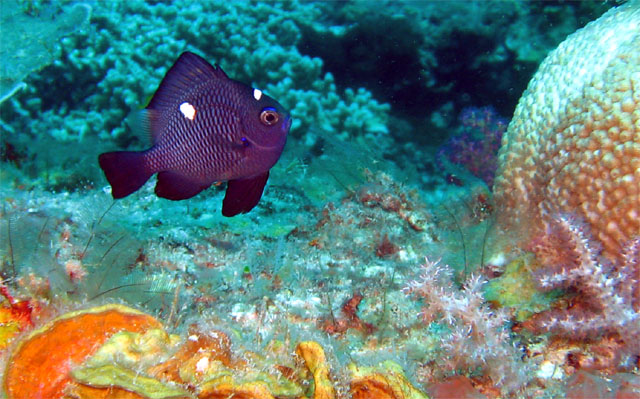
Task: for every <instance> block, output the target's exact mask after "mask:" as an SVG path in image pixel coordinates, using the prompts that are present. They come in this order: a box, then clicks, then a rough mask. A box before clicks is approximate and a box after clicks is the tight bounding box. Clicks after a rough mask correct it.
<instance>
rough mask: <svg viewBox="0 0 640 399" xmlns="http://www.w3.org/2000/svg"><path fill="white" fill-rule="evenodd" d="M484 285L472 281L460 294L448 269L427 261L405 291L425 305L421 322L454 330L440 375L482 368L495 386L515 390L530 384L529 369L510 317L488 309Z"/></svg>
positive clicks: (445, 345)
mask: <svg viewBox="0 0 640 399" xmlns="http://www.w3.org/2000/svg"><path fill="white" fill-rule="evenodd" d="M484 284H485V281H484V280H483V278H482V277H480V276H478V275H470V276H469V277H468V278H467V279H466V281H465V282H464V284H463V288H462V290H461V291H458V290H457V289H456V288H455V287H454V283H453V280H452V276H451V270H450V269H449V268H448V266H446V265H440V264H439V261H430V260H429V259H425V263H424V264H423V265H422V273H421V274H420V278H419V279H418V280H416V281H412V282H410V283H409V285H408V286H407V287H406V288H405V289H404V291H405V292H406V293H407V294H409V295H411V296H414V297H418V298H420V299H422V300H423V303H424V307H423V310H422V312H421V313H420V317H421V318H422V320H423V321H424V322H425V323H426V324H427V325H428V324H431V323H441V324H443V325H445V326H447V327H448V329H449V330H450V332H449V333H448V338H447V339H445V340H444V341H443V343H442V345H443V346H442V348H441V351H442V353H441V357H440V359H439V360H438V361H437V363H438V366H439V367H438V369H439V371H440V372H447V371H448V372H449V373H453V372H454V371H455V370H460V369H465V370H475V369H476V368H481V369H483V371H484V373H485V375H486V376H488V377H490V378H491V379H492V381H493V384H495V385H497V386H500V387H504V388H505V389H506V390H507V391H508V390H514V389H517V388H518V387H520V386H521V385H522V384H523V382H524V381H526V379H527V378H528V377H527V372H526V367H523V365H520V364H519V362H520V357H521V354H519V353H518V350H517V348H516V347H514V346H513V345H512V343H511V339H510V337H509V332H508V328H507V325H506V324H507V321H508V316H507V314H506V312H504V311H501V310H491V309H490V308H489V306H488V305H487V304H486V303H485V300H484V297H483V295H482V286H483V285H484Z"/></svg>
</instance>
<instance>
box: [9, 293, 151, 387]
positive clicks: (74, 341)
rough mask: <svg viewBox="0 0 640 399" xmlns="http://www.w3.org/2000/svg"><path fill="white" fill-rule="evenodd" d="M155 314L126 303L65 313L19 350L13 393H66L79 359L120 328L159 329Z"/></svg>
mask: <svg viewBox="0 0 640 399" xmlns="http://www.w3.org/2000/svg"><path fill="white" fill-rule="evenodd" d="M158 327H160V323H159V322H158V321H156V320H155V319H154V318H153V317H151V316H149V315H145V314H143V313H141V312H138V311H136V310H134V309H130V308H127V307H124V306H121V305H105V306H101V307H97V308H92V309H88V310H82V311H76V312H72V313H69V314H65V315H63V316H61V317H59V318H56V319H54V320H52V321H51V322H49V323H47V324H45V325H44V326H42V327H40V328H38V329H37V330H34V331H32V332H30V333H29V334H28V335H27V336H26V337H24V338H22V339H21V340H20V341H19V342H18V344H17V346H16V348H14V349H13V351H12V353H11V356H10V357H9V359H8V361H7V368H6V370H5V372H4V380H3V388H4V390H5V392H6V393H7V395H8V397H9V398H16V399H17V398H26V397H33V396H37V397H42V398H57V397H60V396H61V395H62V393H63V391H64V389H65V386H66V385H67V383H69V382H70V379H71V377H70V375H69V373H70V371H71V369H72V367H73V364H74V363H81V362H83V361H84V360H85V359H86V358H87V357H89V356H90V355H91V354H92V353H94V352H95V351H96V350H97V349H98V347H99V346H100V345H101V344H102V343H104V342H105V341H106V340H107V339H109V337H110V336H111V335H113V334H115V333H116V332H118V331H122V330H127V331H132V332H139V331H145V330H147V329H150V328H158Z"/></svg>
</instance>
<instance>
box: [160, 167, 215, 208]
mask: <svg viewBox="0 0 640 399" xmlns="http://www.w3.org/2000/svg"><path fill="white" fill-rule="evenodd" d="M210 185H211V183H203V182H199V181H196V180H193V179H190V178H189V177H187V176H184V175H181V174H180V173H176V172H171V171H164V172H160V173H158V182H157V183H156V189H155V192H156V195H157V196H158V197H162V198H166V199H170V200H174V201H178V200H183V199H187V198H191V197H193V196H195V195H197V194H199V193H200V192H201V191H202V190H204V189H206V188H208V187H209V186H210Z"/></svg>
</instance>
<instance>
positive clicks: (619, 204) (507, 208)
mask: <svg viewBox="0 0 640 399" xmlns="http://www.w3.org/2000/svg"><path fill="white" fill-rule="evenodd" d="M639 24H640V4H639V3H638V2H637V1H633V2H630V3H628V4H625V5H623V6H620V7H618V8H616V9H613V10H611V11H609V12H608V13H606V14H605V15H604V16H602V17H601V18H600V19H598V20H597V21H594V22H592V23H590V24H589V25H587V26H586V27H585V28H583V29H581V30H579V31H578V32H576V33H574V34H572V35H571V36H569V37H568V38H567V40H565V41H564V42H563V43H562V44H561V45H560V46H559V47H558V48H557V49H556V50H554V51H553V52H552V53H551V54H550V55H549V56H548V57H547V58H546V59H545V61H544V62H543V63H542V64H541V65H540V68H539V69H538V71H537V72H536V75H535V76H534V77H533V79H532V80H531V82H530V84H529V86H528V88H527V90H526V92H525V93H524V95H523V96H522V98H521V100H520V102H519V104H518V107H517V109H516V111H515V114H514V116H513V119H512V121H511V123H510V124H509V127H508V129H507V132H506V134H505V135H504V137H503V142H502V148H501V149H500V154H499V157H500V161H499V170H498V174H497V177H496V183H495V186H494V192H495V199H496V204H497V207H498V208H499V215H500V217H499V220H498V225H499V226H500V227H501V228H502V229H503V230H508V231H509V232H510V234H511V235H512V236H517V235H518V234H520V235H521V236H520V238H521V239H522V240H523V241H526V240H527V239H530V238H531V237H533V236H534V235H536V234H537V233H539V232H541V231H543V230H544V226H545V223H547V222H549V221H550V219H551V218H552V217H553V216H554V215H556V214H557V213H560V212H563V213H568V212H571V213H575V214H577V215H579V216H580V217H581V218H583V219H584V220H585V222H586V223H587V224H589V226H590V228H591V232H592V234H593V236H594V238H595V239H596V240H598V241H600V242H601V243H602V245H603V254H604V256H606V257H607V258H609V259H619V258H620V254H621V253H622V248H623V246H624V244H625V243H626V242H627V241H628V240H630V239H632V238H634V237H635V236H637V235H639V234H640V215H639V214H638V211H639V210H640V190H639V187H640V176H639V175H638V171H639V170H640V131H639V126H640V115H639V113H638V108H640V102H639V98H640V97H639V96H638V87H640V80H639V79H640V32H639V31H638V25H639Z"/></svg>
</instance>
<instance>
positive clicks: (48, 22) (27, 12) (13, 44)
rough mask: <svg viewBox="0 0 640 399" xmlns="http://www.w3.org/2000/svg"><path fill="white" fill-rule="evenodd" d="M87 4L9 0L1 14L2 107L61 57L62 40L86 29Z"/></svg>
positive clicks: (89, 13)
mask: <svg viewBox="0 0 640 399" xmlns="http://www.w3.org/2000/svg"><path fill="white" fill-rule="evenodd" d="M90 15H91V7H90V6H89V5H88V4H62V3H52V4H46V3H44V2H42V3H37V2H35V1H33V2H32V1H29V2H27V1H21V0H6V1H4V2H3V4H2V9H1V10H0V25H2V33H3V38H4V43H3V45H2V47H1V48H0V58H1V59H2V67H1V68H0V104H1V103H2V102H3V101H5V100H7V99H8V98H9V97H11V96H12V95H13V94H15V93H16V92H17V91H18V90H20V89H21V88H24V87H25V86H26V84H25V83H24V79H25V78H26V77H27V76H28V75H29V74H30V73H33V72H36V71H38V70H40V69H42V68H44V67H45V66H47V65H49V64H51V63H52V62H53V60H54V59H56V58H57V57H59V52H60V43H59V42H60V40H61V39H62V38H63V37H64V36H67V35H70V34H71V33H73V32H75V31H78V30H81V29H83V28H84V27H86V25H87V21H88V20H89V18H90Z"/></svg>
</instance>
